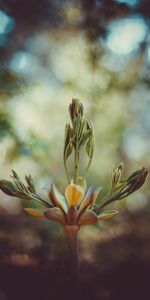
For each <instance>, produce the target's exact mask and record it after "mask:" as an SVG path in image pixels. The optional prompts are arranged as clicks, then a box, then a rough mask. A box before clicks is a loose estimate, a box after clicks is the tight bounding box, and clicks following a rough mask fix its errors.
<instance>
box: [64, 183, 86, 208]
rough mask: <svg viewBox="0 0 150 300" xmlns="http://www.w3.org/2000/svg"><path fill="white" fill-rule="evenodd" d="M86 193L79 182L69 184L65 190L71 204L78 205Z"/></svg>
mask: <svg viewBox="0 0 150 300" xmlns="http://www.w3.org/2000/svg"><path fill="white" fill-rule="evenodd" d="M83 195H84V191H83V188H82V187H81V186H80V185H77V184H73V183H72V184H69V185H68V186H67V187H66V190H65V197H66V200H67V203H68V204H69V205H70V206H76V205H78V203H79V202H80V201H81V200H82V198H83Z"/></svg>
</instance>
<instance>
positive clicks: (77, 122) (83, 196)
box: [0, 99, 148, 231]
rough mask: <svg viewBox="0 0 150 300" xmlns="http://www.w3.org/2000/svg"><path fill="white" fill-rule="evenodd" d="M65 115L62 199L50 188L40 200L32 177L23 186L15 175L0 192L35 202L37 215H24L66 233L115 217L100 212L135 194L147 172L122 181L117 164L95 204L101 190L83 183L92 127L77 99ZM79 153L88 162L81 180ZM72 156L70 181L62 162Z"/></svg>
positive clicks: (90, 153)
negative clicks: (57, 226) (67, 119)
mask: <svg viewBox="0 0 150 300" xmlns="http://www.w3.org/2000/svg"><path fill="white" fill-rule="evenodd" d="M69 112H70V117H71V124H70V123H69V124H67V125H66V130H65V141H64V165H65V170H66V174H67V178H68V185H67V187H66V189H65V193H64V195H62V194H61V193H60V192H59V191H58V190H57V188H56V187H55V185H54V184H52V185H51V189H50V192H49V196H48V198H47V199H43V198H42V197H41V196H39V195H38V194H37V193H36V189H35V186H34V183H33V179H32V177H31V176H26V184H24V183H23V182H22V181H21V180H20V178H19V176H18V175H17V173H16V172H15V171H13V174H12V179H13V180H12V181H8V180H1V181H0V189H1V190H2V191H3V192H4V193H5V194H7V195H9V196H13V197H19V198H24V199H27V200H35V201H38V202H39V203H40V204H41V205H42V206H43V209H41V210H40V211H39V210H37V209H32V208H26V209H25V211H26V212H27V213H29V214H31V215H34V216H36V217H40V218H46V219H48V220H50V221H54V222H57V223H60V224H62V225H63V226H64V228H65V229H66V230H68V228H74V229H75V230H76V231H78V230H79V229H80V226H82V225H90V224H95V223H98V222H100V221H105V220H108V219H110V218H112V217H113V216H114V215H116V214H117V213H118V212H117V211H114V210H103V208H104V207H105V206H106V205H108V204H110V203H112V202H114V201H116V200H121V199H123V198H125V197H127V196H129V195H130V194H132V193H133V192H135V191H136V190H138V189H139V188H140V187H141V186H142V185H143V183H144V182H145V179H146V176H147V173H148V171H147V169H145V168H141V169H139V170H137V171H135V172H133V173H132V174H131V175H130V176H129V177H128V178H127V179H126V180H123V179H122V172H123V164H122V163H121V164H120V165H119V166H118V167H117V168H116V169H115V168H114V169H113V170H112V174H111V186H110V191H109V193H108V194H107V195H106V196H105V197H104V198H102V199H101V200H99V201H97V197H98V195H99V192H100V190H101V188H98V189H96V190H95V189H94V188H93V187H89V188H88V189H86V181H85V173H86V172H87V170H88V168H89V165H90V163H91V160H92V157H93V151H94V133H93V127H92V124H91V122H90V121H89V120H87V119H86V118H85V117H84V113H83V112H84V110H83V106H82V104H81V103H80V102H79V100H78V99H73V100H72V103H71V104H70V106H69ZM81 150H85V151H86V153H87V155H88V158H89V162H88V165H87V168H86V172H85V173H84V176H82V177H81V176H79V162H80V152H81ZM72 153H74V174H73V179H72V180H70V176H69V172H68V168H67V164H66V162H67V160H68V158H69V156H71V155H72Z"/></svg>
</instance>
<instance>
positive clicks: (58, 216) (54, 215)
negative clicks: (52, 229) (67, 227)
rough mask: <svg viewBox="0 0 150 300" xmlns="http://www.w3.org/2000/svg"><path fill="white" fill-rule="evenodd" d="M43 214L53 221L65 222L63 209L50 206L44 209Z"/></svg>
mask: <svg viewBox="0 0 150 300" xmlns="http://www.w3.org/2000/svg"><path fill="white" fill-rule="evenodd" d="M44 216H45V217H46V218H47V219H48V220H50V221H53V222H57V223H60V224H63V225H64V224H65V223H66V219H65V215H64V213H63V211H62V210H61V209H60V208H58V207H52V208H49V209H47V210H45V211H44Z"/></svg>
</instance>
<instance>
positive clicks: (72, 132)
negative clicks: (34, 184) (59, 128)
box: [64, 99, 94, 183]
mask: <svg viewBox="0 0 150 300" xmlns="http://www.w3.org/2000/svg"><path fill="white" fill-rule="evenodd" d="M69 113H70V118H71V123H68V124H66V128H65V141H64V165H65V170H66V174H67V178H68V183H70V176H69V173H68V169H67V160H68V158H69V156H70V155H71V154H72V152H73V150H74V155H75V159H74V162H75V163H74V175H73V182H74V183H78V175H79V174H78V173H79V161H80V153H81V151H82V149H83V147H84V146H85V149H86V153H87V155H88V158H89V162H88V166H87V168H86V170H85V172H84V176H83V177H85V176H86V173H87V171H88V168H89V166H90V164H91V162H92V157H93V152H94V133H93V127H92V124H91V122H90V121H89V120H87V119H86V118H85V117H84V109H83V105H82V104H81V103H80V102H79V100H78V99H73V100H72V103H71V104H70V106H69Z"/></svg>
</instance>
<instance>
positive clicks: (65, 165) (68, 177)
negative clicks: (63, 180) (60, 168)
mask: <svg viewBox="0 0 150 300" xmlns="http://www.w3.org/2000/svg"><path fill="white" fill-rule="evenodd" d="M64 167H65V172H66V175H67V181H68V183H70V176H69V172H68V168H67V164H66V162H65V160H64Z"/></svg>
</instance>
